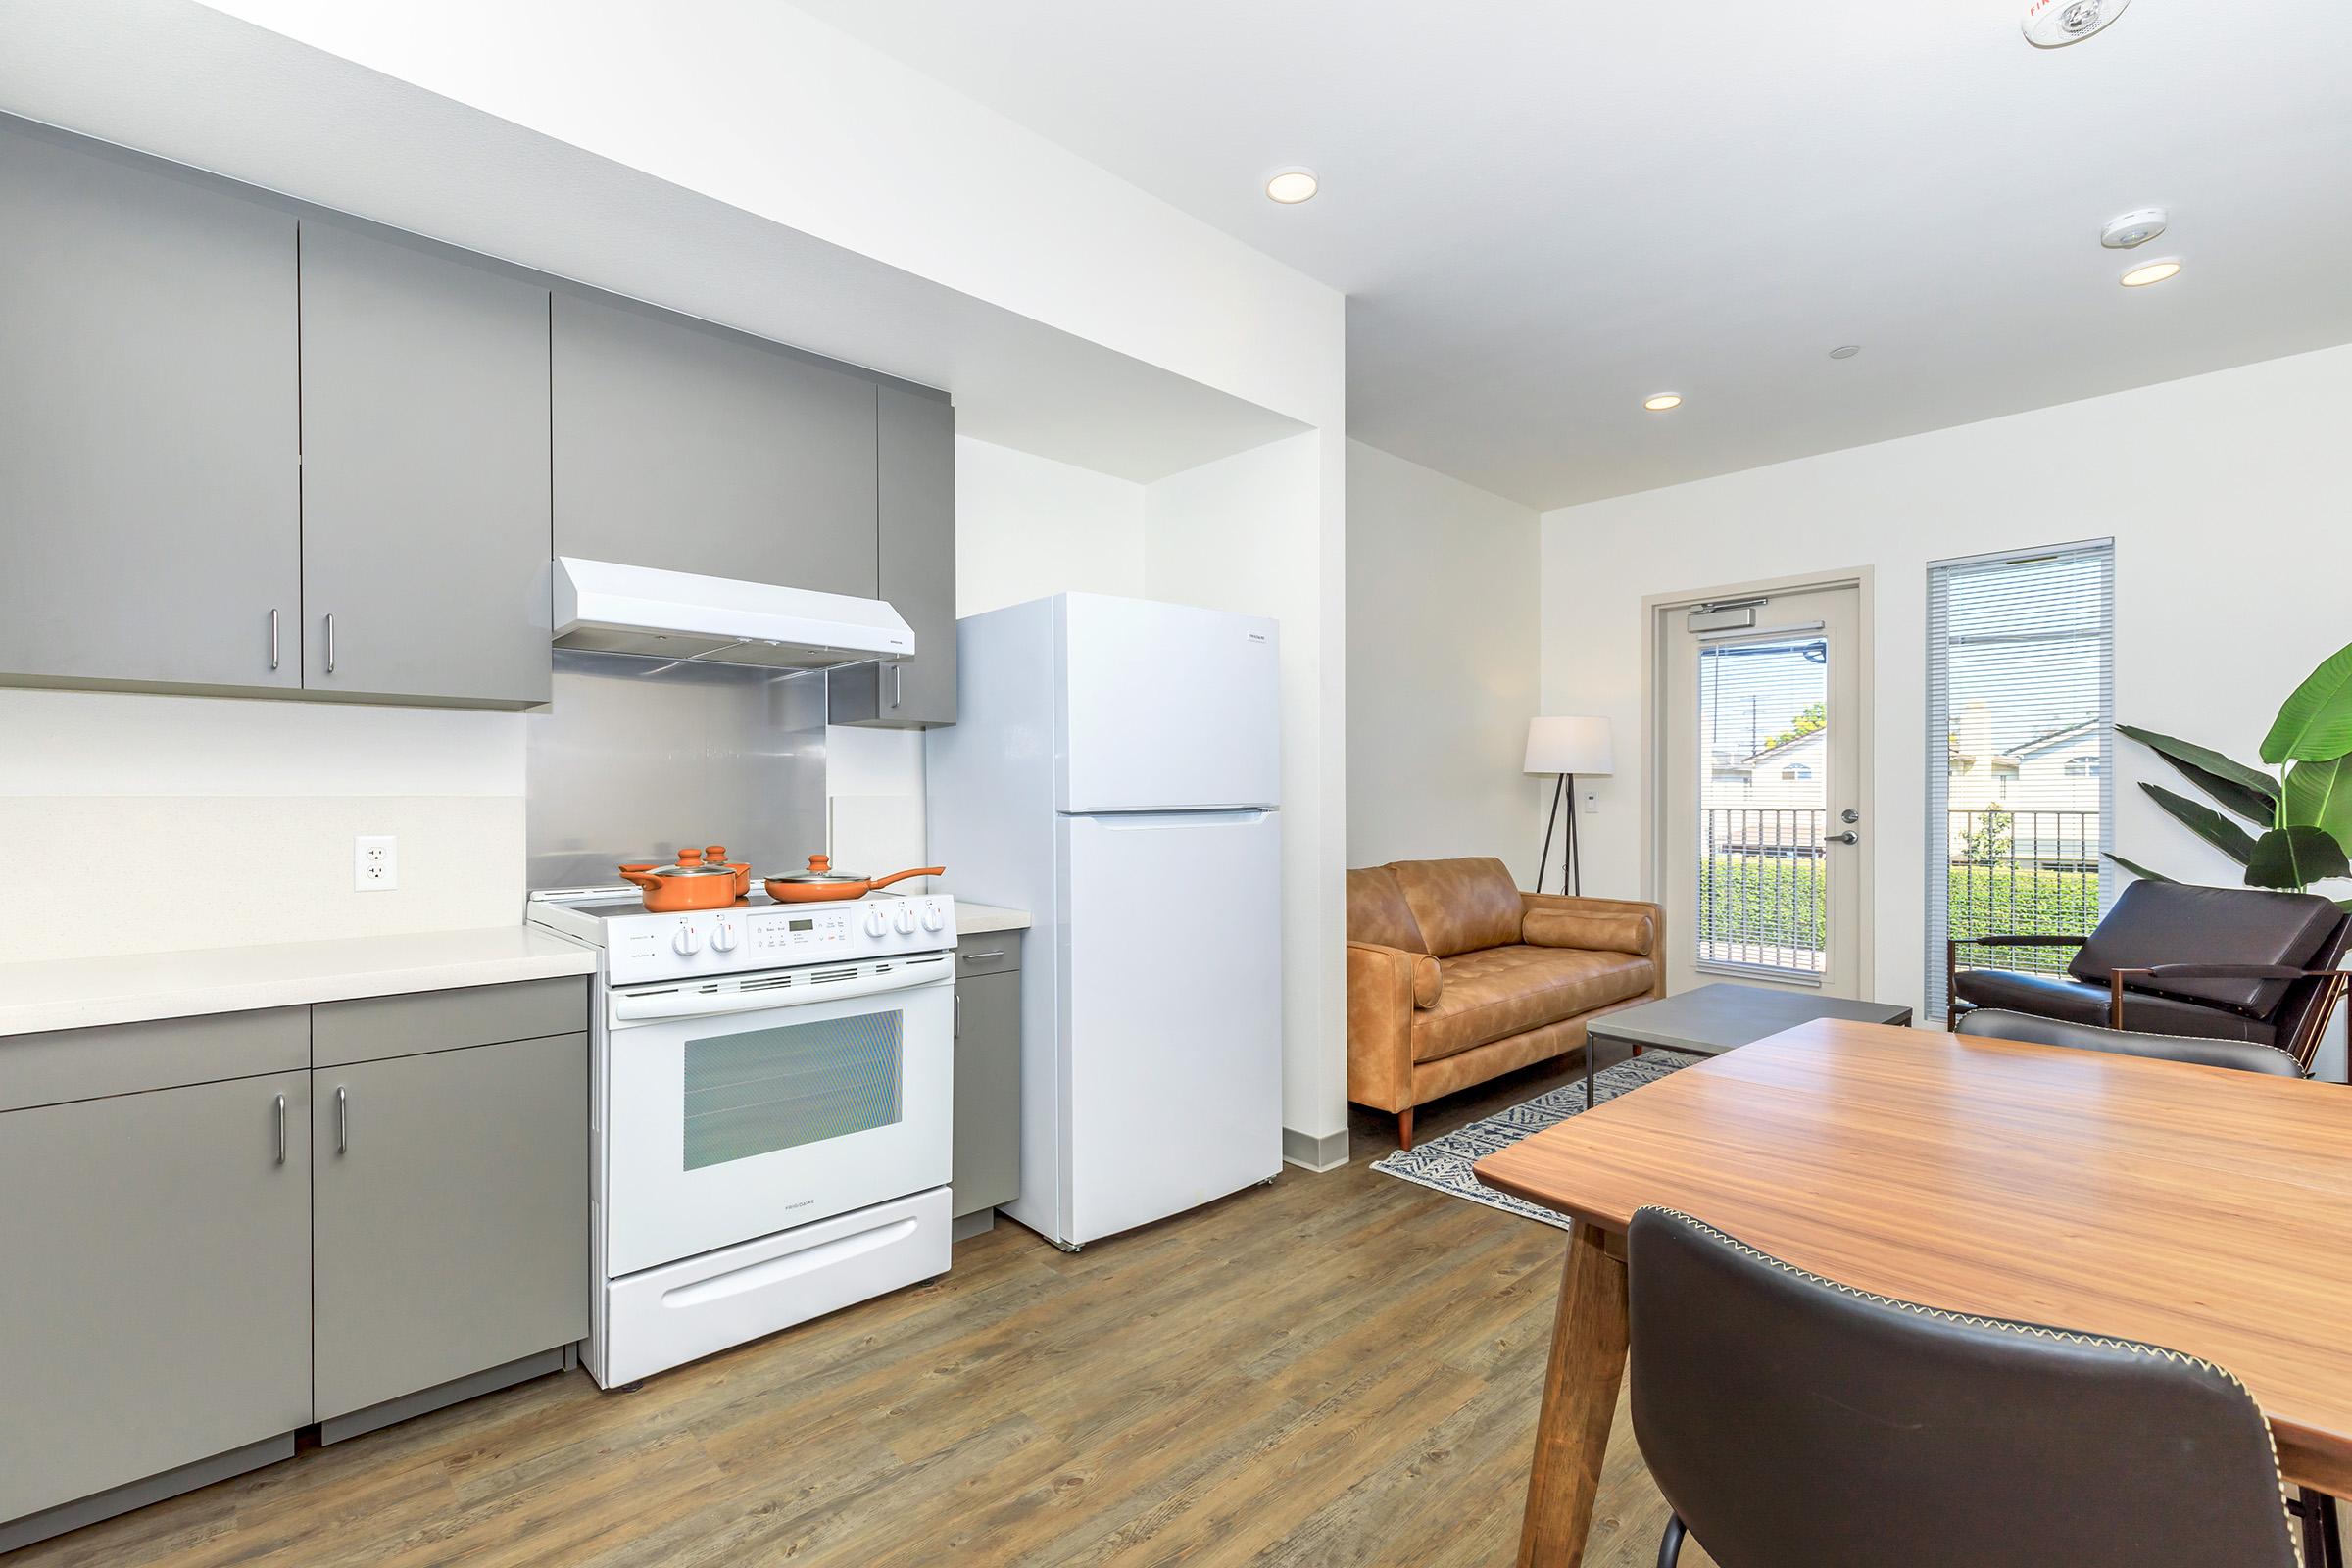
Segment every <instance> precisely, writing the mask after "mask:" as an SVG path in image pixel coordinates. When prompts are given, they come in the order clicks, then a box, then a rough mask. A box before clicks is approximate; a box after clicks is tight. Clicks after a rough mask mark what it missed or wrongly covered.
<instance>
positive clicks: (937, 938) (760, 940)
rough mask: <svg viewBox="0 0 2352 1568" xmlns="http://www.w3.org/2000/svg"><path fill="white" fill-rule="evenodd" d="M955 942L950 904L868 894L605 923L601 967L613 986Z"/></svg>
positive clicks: (923, 949)
mask: <svg viewBox="0 0 2352 1568" xmlns="http://www.w3.org/2000/svg"><path fill="white" fill-rule="evenodd" d="M955 945H956V901H955V900H954V899H952V898H948V897H946V896H945V895H941V894H924V895H921V896H919V897H916V898H896V897H889V896H883V895H872V894H869V895H868V896H867V897H865V898H862V899H855V900H843V901H841V902H840V903H833V904H826V903H817V904H776V903H772V902H769V901H766V900H761V901H759V902H756V903H746V904H737V905H734V906H732V907H728V908H724V909H695V910H691V911H688V912H686V913H682V914H644V915H623V916H620V917H618V918H616V919H613V920H609V921H607V922H606V924H605V972H606V976H607V978H608V979H609V980H610V981H611V982H612V983H613V984H616V985H628V984H631V983H633V982H637V981H642V980H670V979H677V978H681V977H684V976H688V975H711V974H740V973H743V972H746V971H748V970H753V969H785V968H792V967H796V966H798V965H801V964H809V963H830V962H841V961H849V960H856V959H863V958H887V957H890V956H893V955H896V954H902V953H936V952H940V951H943V950H945V949H948V948H953V947H954V946H955Z"/></svg>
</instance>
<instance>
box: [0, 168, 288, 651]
mask: <svg viewBox="0 0 2352 1568" xmlns="http://www.w3.org/2000/svg"><path fill="white" fill-rule="evenodd" d="M0 235H4V236H5V240H4V241H0V367H4V368H0V682H5V683H13V684H21V685H52V686H54V685H118V686H121V685H130V686H206V687H216V688H226V689H230V690H243V691H249V692H262V691H270V690H291V689H294V688H296V687H298V686H299V685H300V684H301V681H302V576H301V574H302V540H301V528H302V520H301V512H300V507H301V493H300V488H299V487H300V480H299V477H298V470H297V468H296V456H297V453H298V451H299V439H300V436H299V430H298V426H297V411H296V407H295V353H296V350H295V258H294V218H293V215H292V214H290V213H286V212H280V211H273V210H272V209H270V207H268V206H265V205H261V204H259V203H255V202H249V201H244V200H241V199H239V198H238V197H236V196H233V195H230V194H227V193H225V192H223V191H220V190H215V189H211V188H206V187H201V186H197V185H193V184H190V183H187V182H184V181H181V180H178V179H172V178H169V177H166V176H164V175H162V174H159V173H155V172H149V171H148V170H146V169H143V168H139V167H135V166H134V165H132V164H131V163H129V162H126V161H123V160H120V159H117V158H114V157H111V156H101V155H98V154H95V153H91V152H86V151H83V150H81V149H80V148H78V147H68V146H65V145H63V144H61V143H58V142H55V141H52V140H49V139H47V138H46V137H44V136H42V135H38V134H35V133H32V132H29V131H23V130H13V129H12V130H0Z"/></svg>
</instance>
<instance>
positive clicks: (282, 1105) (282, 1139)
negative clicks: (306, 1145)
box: [277, 1095, 286, 1165]
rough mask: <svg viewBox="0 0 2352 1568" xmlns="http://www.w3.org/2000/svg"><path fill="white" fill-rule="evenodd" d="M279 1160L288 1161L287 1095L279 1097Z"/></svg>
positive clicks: (280, 1162) (281, 1162) (279, 1161)
mask: <svg viewBox="0 0 2352 1568" xmlns="http://www.w3.org/2000/svg"><path fill="white" fill-rule="evenodd" d="M277 1162H278V1163H279V1164H280V1165H283V1164H284V1163H285V1162H286V1097H285V1096H283V1095H280V1096H278V1097H277Z"/></svg>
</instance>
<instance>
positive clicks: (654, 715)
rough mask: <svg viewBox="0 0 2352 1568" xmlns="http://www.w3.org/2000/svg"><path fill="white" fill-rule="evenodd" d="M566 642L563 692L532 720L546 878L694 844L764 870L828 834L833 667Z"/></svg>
mask: <svg viewBox="0 0 2352 1568" xmlns="http://www.w3.org/2000/svg"><path fill="white" fill-rule="evenodd" d="M555 653H556V680H555V701H554V703H553V704H552V705H551V706H550V707H548V708H547V709H545V710H543V711H539V712H536V713H532V714H530V715H529V716H528V718H527V720H526V723H527V726H528V730H527V733H528V736H529V740H528V748H529V751H528V758H527V763H528V788H529V792H530V793H529V803H528V807H527V809H526V813H525V816H526V821H527V823H528V831H527V839H528V851H529V860H528V863H527V867H526V871H527V875H528V876H529V878H530V885H531V886H532V887H533V888H534V889H537V888H564V887H588V886H604V885H610V884H612V883H614V882H617V881H618V880H619V878H618V877H617V876H616V875H615V874H614V867H615V866H616V865H617V864H618V863H619V862H620V861H622V860H667V859H669V858H671V857H672V856H673V855H674V854H675V853H676V852H677V850H678V849H679V848H681V847H682V846H686V845H695V846H701V845H705V844H724V845H725V846H726V847H727V850H728V853H729V855H730V857H731V858H734V859H738V860H748V861H750V862H751V864H752V867H753V869H754V871H755V872H758V873H772V872H776V871H789V870H796V869H800V868H802V867H804V866H805V865H806V864H807V862H808V858H809V856H810V855H813V854H815V853H817V852H818V851H820V850H822V849H823V848H824V847H825V677H824V675H823V674H822V673H821V672H814V673H812V672H807V671H803V672H799V673H793V672H786V671H778V670H765V669H748V668H742V667H738V666H729V665H723V664H690V663H679V662H674V661H669V660H658V659H639V658H634V657H630V656H628V655H622V654H589V653H580V652H577V651H575V650H572V649H567V648H559V649H557V650H556V651H555Z"/></svg>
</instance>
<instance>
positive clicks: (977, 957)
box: [963, 948, 1005, 963]
mask: <svg viewBox="0 0 2352 1568" xmlns="http://www.w3.org/2000/svg"><path fill="white" fill-rule="evenodd" d="M1003 956H1005V950H1004V949H1003V948H998V949H996V950H994V951H993V952H989V953H967V954H965V955H964V956H963V961H964V962H966V963H986V962H987V961H988V960H989V959H991V958H1002V957H1003Z"/></svg>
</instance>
